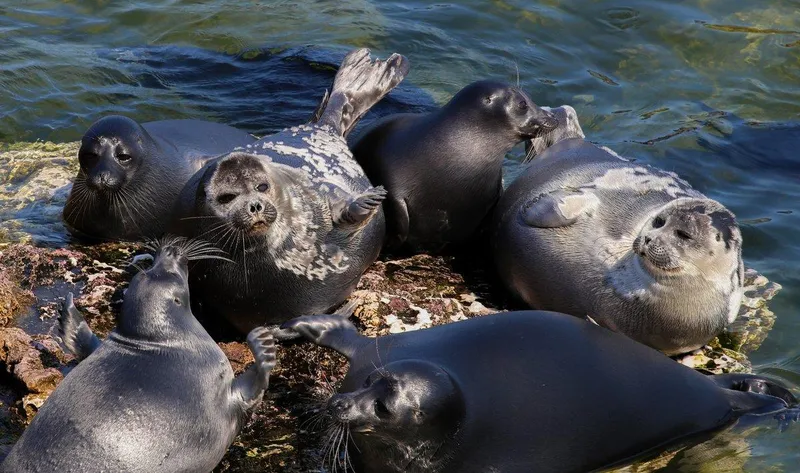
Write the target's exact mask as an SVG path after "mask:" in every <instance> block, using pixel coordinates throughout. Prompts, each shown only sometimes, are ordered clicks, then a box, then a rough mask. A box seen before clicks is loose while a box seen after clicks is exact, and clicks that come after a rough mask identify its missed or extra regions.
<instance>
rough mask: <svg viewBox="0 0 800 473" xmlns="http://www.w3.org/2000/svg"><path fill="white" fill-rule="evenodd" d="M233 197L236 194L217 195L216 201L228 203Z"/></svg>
mask: <svg viewBox="0 0 800 473" xmlns="http://www.w3.org/2000/svg"><path fill="white" fill-rule="evenodd" d="M235 198H236V194H222V195H221V196H219V197H217V202H219V203H220V204H228V203H230V202H231V201H232V200H233V199H235Z"/></svg>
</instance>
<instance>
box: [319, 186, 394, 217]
mask: <svg viewBox="0 0 800 473" xmlns="http://www.w3.org/2000/svg"><path fill="white" fill-rule="evenodd" d="M384 199H386V189H384V188H383V186H378V187H370V188H369V189H367V190H366V191H365V192H364V193H362V194H361V195H359V196H358V197H356V198H354V199H352V200H349V201H345V200H340V201H337V202H333V203H331V218H332V219H333V224H334V226H336V227H352V226H356V225H361V224H363V223H365V222H367V221H369V220H370V219H371V218H372V217H373V216H374V215H375V214H376V213H377V212H378V208H379V207H380V206H381V202H383V200H384Z"/></svg>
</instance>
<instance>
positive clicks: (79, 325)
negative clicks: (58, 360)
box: [58, 292, 101, 361]
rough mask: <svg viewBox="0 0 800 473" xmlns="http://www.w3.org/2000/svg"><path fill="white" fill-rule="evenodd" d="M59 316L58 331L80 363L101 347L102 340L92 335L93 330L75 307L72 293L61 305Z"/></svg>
mask: <svg viewBox="0 0 800 473" xmlns="http://www.w3.org/2000/svg"><path fill="white" fill-rule="evenodd" d="M59 312H60V313H59V315H58V330H59V332H60V334H61V340H62V341H63V343H64V346H65V347H66V348H67V350H68V351H69V352H70V353H71V354H72V355H74V356H75V357H76V358H77V359H78V361H80V360H83V359H85V358H86V357H87V356H89V355H91V354H92V352H93V351H95V350H96V349H97V347H99V346H100V343H101V342H100V339H99V338H97V335H95V334H94V333H92V329H90V328H89V325H88V324H87V323H86V320H85V319H84V318H83V314H81V312H80V311H79V310H78V308H77V307H75V302H74V300H73V297H72V293H71V292H70V293H67V299H66V300H65V301H64V303H63V304H61V310H60V311H59Z"/></svg>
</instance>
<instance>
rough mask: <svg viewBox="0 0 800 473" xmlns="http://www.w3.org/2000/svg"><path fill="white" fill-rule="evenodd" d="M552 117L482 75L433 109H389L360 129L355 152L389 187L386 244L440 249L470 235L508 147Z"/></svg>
mask: <svg viewBox="0 0 800 473" xmlns="http://www.w3.org/2000/svg"><path fill="white" fill-rule="evenodd" d="M556 124H557V121H556V120H555V119H554V118H553V116H552V115H551V114H550V113H548V112H546V111H544V110H542V109H541V108H539V107H538V106H537V105H536V104H535V103H533V101H532V100H531V99H530V97H528V96H527V94H525V93H524V92H523V91H522V90H520V89H519V88H517V87H513V86H510V85H508V84H505V83H500V82H494V81H479V82H475V83H472V84H470V85H468V86H466V87H464V88H463V89H462V90H461V91H460V92H458V94H456V95H455V96H454V97H453V98H452V99H451V100H450V102H448V103H447V104H446V105H445V106H443V107H442V108H441V109H439V110H437V111H434V112H431V113H425V114H400V115H393V116H389V117H386V118H384V119H382V120H380V121H378V122H376V123H375V124H373V125H372V126H371V127H369V128H368V129H366V130H365V131H363V132H362V133H360V135H359V137H358V138H357V139H355V140H354V142H353V145H352V149H353V155H354V156H355V158H356V160H357V161H358V162H359V164H361V166H362V167H363V168H364V171H365V172H366V173H367V176H368V177H369V179H370V181H371V182H372V183H373V184H374V185H382V186H384V187H385V188H386V190H387V191H388V197H387V205H386V206H385V207H386V216H387V235H388V237H389V244H390V245H393V246H402V245H405V246H406V247H408V248H410V249H412V250H419V251H423V250H427V251H438V250H441V249H442V248H444V247H445V246H446V245H448V244H450V243H455V244H457V243H461V242H465V241H468V240H469V239H471V238H472V237H474V236H475V233H476V231H477V230H478V228H479V226H480V224H481V223H482V222H483V221H484V219H485V218H486V216H487V215H488V213H489V212H490V210H491V209H492V207H493V206H494V204H495V203H496V202H497V199H498V198H499V197H500V194H501V193H502V190H503V187H502V165H503V158H504V157H505V155H506V153H507V152H508V151H509V150H511V148H512V147H513V146H514V145H516V144H517V143H520V142H522V141H524V140H526V139H530V138H533V137H536V136H538V135H540V134H543V133H546V132H548V131H549V130H552V129H553V128H555V125H556Z"/></svg>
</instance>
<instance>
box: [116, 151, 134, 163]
mask: <svg viewBox="0 0 800 473" xmlns="http://www.w3.org/2000/svg"><path fill="white" fill-rule="evenodd" d="M131 159H133V158H132V157H131V155H130V154H124V153H123V154H118V155H117V161H119V162H121V163H127V162H128V161H130V160H131Z"/></svg>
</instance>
